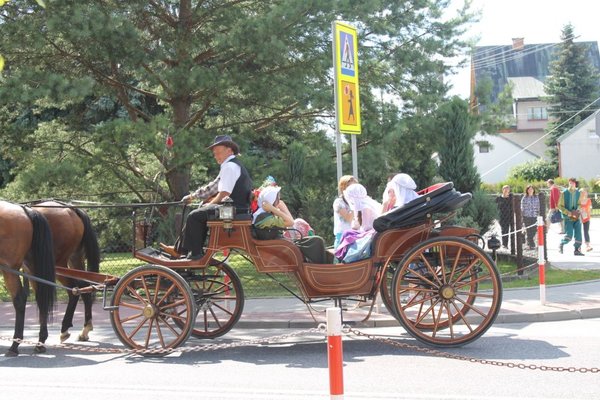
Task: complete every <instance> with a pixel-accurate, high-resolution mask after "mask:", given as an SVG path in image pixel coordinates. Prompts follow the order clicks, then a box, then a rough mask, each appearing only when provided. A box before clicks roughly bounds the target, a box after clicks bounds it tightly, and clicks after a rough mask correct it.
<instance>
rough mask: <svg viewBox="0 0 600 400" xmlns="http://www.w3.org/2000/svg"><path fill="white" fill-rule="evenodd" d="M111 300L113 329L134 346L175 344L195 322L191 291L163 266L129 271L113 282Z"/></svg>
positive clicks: (180, 278) (121, 338) (128, 344)
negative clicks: (115, 282)
mask: <svg viewBox="0 0 600 400" xmlns="http://www.w3.org/2000/svg"><path fill="white" fill-rule="evenodd" d="M111 304H112V306H113V307H115V308H114V309H113V310H111V312H110V322H111V324H112V326H113V329H114V330H115V332H116V334H117V336H118V337H119V340H120V341H121V342H122V343H123V344H124V345H126V346H128V347H130V348H133V349H157V348H165V349H166V348H175V347H177V346H179V345H181V344H182V343H184V342H185V341H186V340H187V339H188V337H189V336H190V333H191V332H192V328H193V326H194V318H195V316H196V312H195V305H194V300H193V294H192V291H191V290H190V287H189V285H188V284H187V282H186V281H185V280H184V279H183V278H182V277H181V276H180V275H179V274H178V273H176V272H175V271H173V270H171V269H169V268H166V267H162V266H158V265H144V266H142V267H138V268H135V269H133V270H131V271H129V272H128V273H127V274H125V275H124V276H123V277H122V278H121V279H119V282H118V283H117V285H116V286H115V289H114V293H113V297H112V302H111ZM175 321H177V322H176V323H175Z"/></svg>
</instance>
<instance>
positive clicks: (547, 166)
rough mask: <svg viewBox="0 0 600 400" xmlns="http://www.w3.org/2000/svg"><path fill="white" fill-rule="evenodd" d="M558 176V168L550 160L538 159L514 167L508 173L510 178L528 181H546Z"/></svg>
mask: <svg viewBox="0 0 600 400" xmlns="http://www.w3.org/2000/svg"><path fill="white" fill-rule="evenodd" d="M551 176H556V168H555V167H554V165H553V164H552V163H551V162H550V161H546V160H544V159H541V158H540V159H537V160H534V161H529V162H526V163H525V164H520V165H517V166H515V167H513V168H512V169H511V170H510V172H509V173H508V177H509V178H516V179H524V180H525V181H528V182H533V181H545V180H547V179H548V178H549V177H551Z"/></svg>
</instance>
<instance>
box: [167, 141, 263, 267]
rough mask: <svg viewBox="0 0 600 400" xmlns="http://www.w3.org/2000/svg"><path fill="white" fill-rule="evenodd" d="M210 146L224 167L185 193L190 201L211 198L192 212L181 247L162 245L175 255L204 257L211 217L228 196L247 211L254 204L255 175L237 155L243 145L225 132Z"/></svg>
mask: <svg viewBox="0 0 600 400" xmlns="http://www.w3.org/2000/svg"><path fill="white" fill-rule="evenodd" d="M208 148H209V149H210V150H212V153H213V156H214V158H215V160H216V161H217V163H218V164H219V165H220V166H221V169H220V171H219V175H218V176H217V178H216V179H215V180H213V181H212V182H210V183H208V184H207V185H204V186H202V187H200V188H198V189H197V190H196V191H195V192H193V193H190V194H188V195H187V196H184V197H183V199H182V201H184V202H186V203H190V202H191V201H193V200H194V199H210V200H209V201H208V202H207V203H206V204H203V205H202V206H201V207H199V208H198V209H196V210H194V211H192V212H191V213H190V214H189V215H188V217H187V221H186V224H185V228H184V234H183V239H182V240H181V242H180V245H179V246H177V248H175V247H174V246H165V245H163V244H162V243H161V248H162V249H163V250H164V251H165V252H167V253H168V254H170V255H171V256H174V257H177V256H179V255H180V254H186V253H188V252H189V254H188V258H189V259H191V260H197V259H200V258H202V256H203V255H204V242H205V241H206V236H207V234H208V226H207V220H208V217H209V216H210V215H214V213H215V210H216V209H217V208H218V206H219V204H220V203H221V202H222V201H223V199H225V198H226V197H230V198H231V199H232V200H233V203H234V205H235V207H236V209H237V212H238V213H240V212H246V213H247V212H248V210H249V207H250V193H251V192H252V179H251V178H250V175H249V174H248V171H247V170H246V168H245V167H244V166H243V165H242V163H241V162H240V161H239V159H238V158H236V155H238V154H239V152H240V151H239V146H238V145H237V144H236V143H235V142H234V141H233V140H232V139H231V136H228V135H222V136H217V137H215V140H214V142H213V144H212V145H210V146H209V147H208Z"/></svg>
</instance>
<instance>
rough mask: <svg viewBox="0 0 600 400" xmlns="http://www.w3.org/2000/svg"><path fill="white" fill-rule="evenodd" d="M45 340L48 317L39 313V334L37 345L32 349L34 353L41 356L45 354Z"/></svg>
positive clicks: (46, 337)
mask: <svg viewBox="0 0 600 400" xmlns="http://www.w3.org/2000/svg"><path fill="white" fill-rule="evenodd" d="M46 339H48V316H47V315H42V314H41V313H40V334H39V337H38V344H37V345H36V346H35V347H34V348H33V352H34V353H38V354H41V353H45V352H46V346H44V343H46Z"/></svg>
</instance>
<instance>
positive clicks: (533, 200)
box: [521, 185, 540, 250]
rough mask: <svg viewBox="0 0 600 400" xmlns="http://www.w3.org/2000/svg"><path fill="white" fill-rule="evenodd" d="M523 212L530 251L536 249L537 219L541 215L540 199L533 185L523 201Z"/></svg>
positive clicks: (527, 190) (526, 192)
mask: <svg viewBox="0 0 600 400" xmlns="http://www.w3.org/2000/svg"><path fill="white" fill-rule="evenodd" d="M521 212H522V213H523V224H525V228H526V229H527V246H528V247H529V250H533V249H535V235H536V232H537V224H536V221H537V217H538V215H539V214H540V199H539V198H538V197H537V196H536V195H535V189H534V188H533V185H528V186H527V188H526V189H525V195H524V196H523V198H522V199H521Z"/></svg>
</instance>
